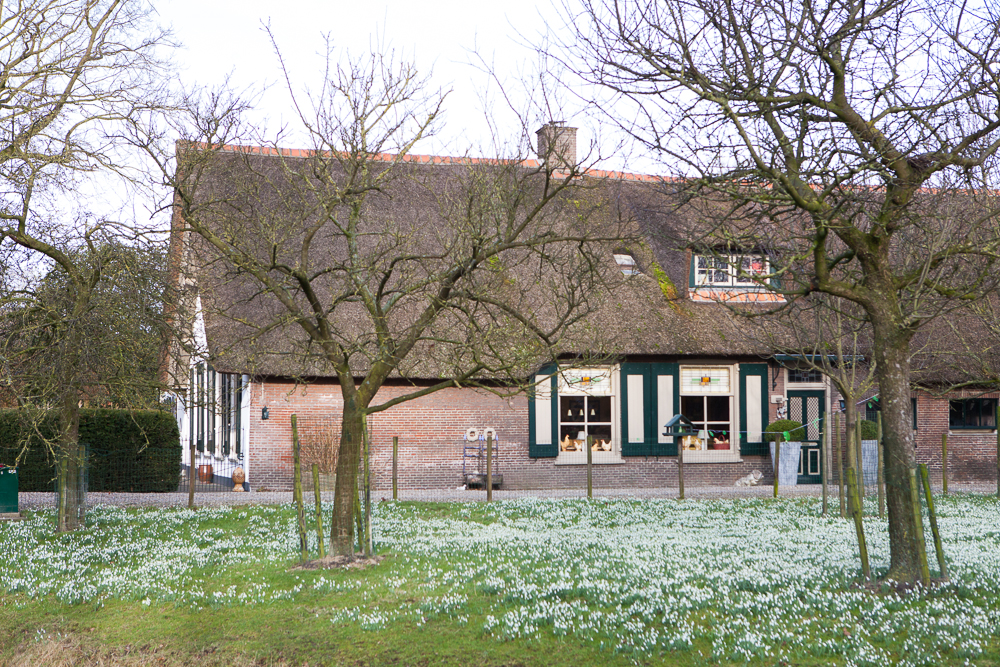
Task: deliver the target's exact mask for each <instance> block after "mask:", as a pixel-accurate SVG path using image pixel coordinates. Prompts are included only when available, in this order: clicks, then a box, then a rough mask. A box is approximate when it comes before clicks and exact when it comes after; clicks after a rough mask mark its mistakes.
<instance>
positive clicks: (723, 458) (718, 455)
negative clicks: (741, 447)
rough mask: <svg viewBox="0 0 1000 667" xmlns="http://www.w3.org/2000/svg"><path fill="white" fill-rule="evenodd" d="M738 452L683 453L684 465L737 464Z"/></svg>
mask: <svg viewBox="0 0 1000 667" xmlns="http://www.w3.org/2000/svg"><path fill="white" fill-rule="evenodd" d="M741 460H742V459H740V453H739V452H719V451H715V452H712V451H704V452H698V451H693V452H684V465H687V464H689V463H739V462H740V461H741Z"/></svg>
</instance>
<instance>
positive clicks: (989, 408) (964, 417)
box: [948, 398, 997, 429]
mask: <svg viewBox="0 0 1000 667" xmlns="http://www.w3.org/2000/svg"><path fill="white" fill-rule="evenodd" d="M948 407H949V410H948V428H951V429H963V428H970V429H971V428H978V429H994V428H996V427H997V421H996V413H997V399H995V398H961V399H955V400H952V401H949V406H948Z"/></svg>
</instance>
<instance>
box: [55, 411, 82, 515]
mask: <svg viewBox="0 0 1000 667" xmlns="http://www.w3.org/2000/svg"><path fill="white" fill-rule="evenodd" d="M57 438H58V440H57V443H56V456H57V457H58V470H59V478H58V479H59V513H58V521H57V530H58V532H60V533H65V532H69V531H72V530H76V529H77V528H79V527H80V526H81V525H82V524H83V520H84V517H85V514H86V507H85V505H84V503H85V489H84V488H83V480H84V475H83V466H84V461H83V454H84V452H83V449H82V448H81V447H80V405H79V403H78V400H77V397H76V395H75V394H73V393H67V394H66V395H65V396H64V398H63V401H62V406H61V409H60V411H59V434H58V436H57Z"/></svg>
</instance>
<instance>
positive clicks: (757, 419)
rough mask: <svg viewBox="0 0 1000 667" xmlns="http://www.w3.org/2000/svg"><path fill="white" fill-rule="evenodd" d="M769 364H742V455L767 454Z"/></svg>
mask: <svg viewBox="0 0 1000 667" xmlns="http://www.w3.org/2000/svg"><path fill="white" fill-rule="evenodd" d="M767 372H768V371H767V364H740V386H739V390H740V431H741V433H740V455H741V456H767V455H768V454H769V453H770V450H769V448H768V445H767V443H765V442H764V437H763V433H764V429H765V428H767V425H768V418H767V417H768V415H767V397H768V392H767Z"/></svg>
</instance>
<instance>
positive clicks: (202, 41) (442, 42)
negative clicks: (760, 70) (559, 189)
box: [156, 0, 592, 154]
mask: <svg viewBox="0 0 1000 667" xmlns="http://www.w3.org/2000/svg"><path fill="white" fill-rule="evenodd" d="M156 10H157V12H158V14H159V17H160V21H161V23H163V24H164V25H169V26H172V28H173V30H174V34H175V37H176V39H177V40H178V41H179V42H180V43H181V44H182V45H183V49H182V50H181V51H180V52H179V53H177V54H176V57H175V61H176V63H177V65H178V68H179V70H180V71H179V76H180V80H181V81H183V82H184V84H185V85H186V86H191V85H194V84H198V85H209V86H211V85H215V84H219V83H221V82H222V81H223V80H224V79H225V77H226V75H227V74H231V77H232V78H231V81H232V83H233V84H234V85H235V87H236V88H238V89H239V88H244V87H246V86H254V85H257V86H259V85H261V84H263V83H268V84H270V86H271V87H270V89H269V90H268V92H267V93H266V94H265V96H264V98H263V99H262V103H261V105H260V112H261V114H262V116H266V118H267V124H268V126H269V127H272V128H273V127H277V126H278V125H280V124H282V123H288V122H290V121H291V120H292V118H291V114H290V108H289V101H288V99H289V98H288V93H287V92H286V90H285V87H284V83H283V79H282V75H281V72H280V70H279V68H278V64H277V59H276V57H275V55H274V52H273V49H272V47H271V45H270V43H269V41H268V38H267V35H266V34H265V33H264V31H263V29H262V24H263V23H266V22H269V23H270V25H271V29H272V30H273V32H274V34H275V36H276V38H277V41H278V45H279V47H280V48H281V50H282V52H283V55H284V57H285V58H286V60H287V61H288V62H289V63H291V69H292V70H293V76H294V77H295V78H296V79H297V80H298V81H297V84H298V85H297V86H296V87H297V88H298V89H301V88H303V87H304V86H310V87H313V88H316V87H318V85H319V78H320V76H321V74H322V70H321V67H322V59H321V57H320V56H319V52H320V51H321V50H322V48H323V41H322V35H323V34H324V33H329V34H330V35H331V36H332V37H333V41H334V45H335V46H336V47H338V49H340V48H343V49H347V50H348V51H349V52H350V53H351V55H363V54H367V53H370V52H371V49H373V48H374V47H375V44H376V43H377V42H378V41H381V42H383V43H385V44H388V45H390V46H391V47H394V48H395V49H396V51H397V53H401V54H402V55H403V56H404V57H406V58H407V59H410V60H413V61H414V62H415V63H416V64H417V66H418V68H419V70H420V72H421V73H428V72H430V70H431V69H432V68H433V80H432V83H433V85H434V86H436V87H441V88H444V89H449V88H450V89H451V90H452V93H451V94H450V95H449V96H448V100H447V101H446V103H445V122H444V124H443V125H442V126H441V134H440V135H439V138H438V139H436V140H433V141H431V142H429V143H428V144H425V145H423V146H418V148H417V152H420V153H444V154H462V153H464V152H466V150H467V149H468V147H469V145H470V144H472V145H474V144H476V143H478V142H488V141H489V137H490V133H489V128H488V126H487V124H486V122H485V120H484V112H483V100H482V99H481V96H482V92H483V91H484V89H485V88H486V86H487V85H488V84H489V81H488V77H487V76H486V75H485V74H484V73H483V72H482V71H480V70H479V69H477V68H476V67H474V66H472V65H471V64H470V63H472V62H473V61H475V59H476V57H475V55H474V53H473V52H472V51H473V49H476V50H477V51H478V53H479V54H481V55H482V57H483V58H484V59H485V60H487V61H489V62H492V63H494V67H495V69H496V71H497V72H498V73H499V74H500V76H501V79H502V80H505V81H511V82H513V81H514V80H515V79H517V78H518V77H519V76H520V75H519V72H522V71H530V70H532V69H533V68H535V67H536V64H537V61H538V58H537V56H536V55H535V53H534V52H533V51H532V50H531V49H530V48H529V47H527V46H525V45H524V44H525V43H527V42H535V41H537V37H538V36H539V35H540V34H541V33H543V32H544V31H545V30H546V25H547V23H546V22H545V21H544V20H543V19H542V18H541V17H542V16H556V13H555V8H554V7H553V5H552V4H551V3H550V2H549V1H548V0H504V1H502V2H481V3H473V2H459V1H457V0H431V1H427V0H424V1H422V2H421V1H415V0H408V1H406V0H360V1H358V0H354V1H345V0H332V1H331V0H327V1H326V2H320V1H315V0H286V2H284V3H274V2H272V3H264V2H260V1H258V0H248V1H245V2H239V3H236V2H231V1H230V2H225V1H222V0H160V1H159V2H157V3H156ZM548 25H551V26H553V27H556V26H557V25H561V20H553V21H550V22H549V23H548ZM519 35H520V36H519ZM515 88H517V86H516V84H514V83H511V84H510V85H509V89H511V90H513V89H515ZM491 90H492V92H493V93H496V92H497V88H496V86H495V85H492V86H491ZM492 98H493V99H494V100H495V99H496V95H495V94H494V95H492ZM496 106H497V107H498V108H497V109H496V110H495V112H494V116H495V117H496V118H499V119H500V122H501V123H504V122H507V123H511V122H512V121H513V116H512V115H509V114H507V115H505V114H503V113H502V111H503V109H502V108H499V107H501V106H502V101H501V102H498V103H497V105H496ZM555 120H567V121H569V122H570V124H572V125H575V126H577V127H580V128H581V132H580V137H579V140H580V142H581V144H582V145H585V144H586V143H587V142H589V141H590V138H591V136H592V132H591V131H588V129H589V128H588V127H587V123H586V122H585V120H586V119H584V118H579V117H573V116H572V115H571V116H570V117H567V118H556V119H555ZM503 129H504V131H505V132H506V131H510V132H516V127H515V126H514V125H513V124H511V125H509V126H507V127H504V128H503ZM532 129H537V128H532Z"/></svg>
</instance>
